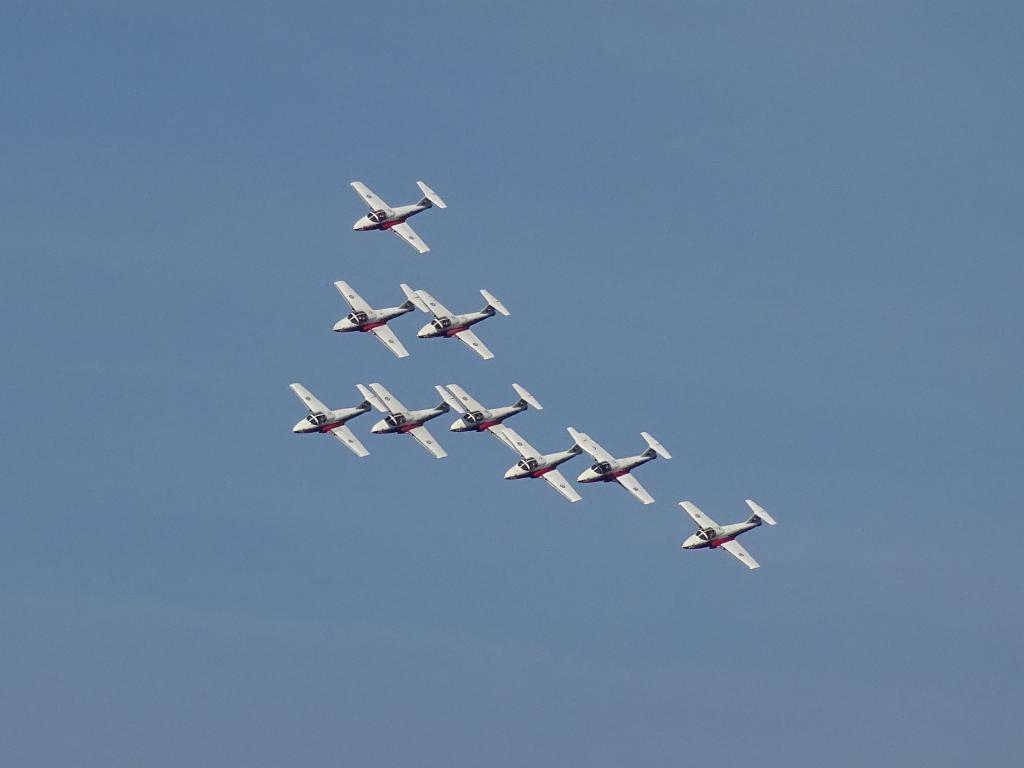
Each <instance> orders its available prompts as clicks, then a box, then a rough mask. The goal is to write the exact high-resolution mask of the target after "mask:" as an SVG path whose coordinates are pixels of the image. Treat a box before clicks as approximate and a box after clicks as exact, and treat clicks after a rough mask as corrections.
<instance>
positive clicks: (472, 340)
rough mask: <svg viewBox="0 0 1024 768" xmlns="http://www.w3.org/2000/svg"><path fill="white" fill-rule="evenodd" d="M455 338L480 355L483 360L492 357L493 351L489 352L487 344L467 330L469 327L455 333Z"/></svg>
mask: <svg viewBox="0 0 1024 768" xmlns="http://www.w3.org/2000/svg"><path fill="white" fill-rule="evenodd" d="M455 338H456V339H458V340H459V341H461V342H462V343H463V344H465V345H466V346H467V347H469V348H470V349H472V350H473V351H474V352H476V353H477V354H478V355H480V357H482V358H483V359H484V360H490V359H491V358H492V357H494V353H493V352H491V350H489V349H488V348H487V345H486V344H484V343H483V342H482V341H480V337H479V336H477V335H476V334H475V333H473V332H472V331H471V330H469V328H467V329H466V330H464V331H459V332H458V333H456V334H455Z"/></svg>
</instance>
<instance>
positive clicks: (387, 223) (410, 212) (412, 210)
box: [352, 200, 433, 232]
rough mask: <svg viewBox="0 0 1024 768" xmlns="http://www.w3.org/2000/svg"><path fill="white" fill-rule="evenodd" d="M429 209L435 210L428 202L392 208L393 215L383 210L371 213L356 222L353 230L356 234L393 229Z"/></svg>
mask: <svg viewBox="0 0 1024 768" xmlns="http://www.w3.org/2000/svg"><path fill="white" fill-rule="evenodd" d="M428 208H433V205H431V204H430V201H429V200H427V201H426V202H425V203H416V204H415V205H400V206H398V207H397V208H392V209H391V210H392V213H390V214H389V213H388V212H387V211H385V210H383V209H381V210H376V211H370V212H369V213H368V214H366V215H365V216H361V217H360V218H359V219H357V220H356V223H355V224H353V225H352V229H354V230H355V231H356V232H369V231H371V230H374V229H391V228H392V227H393V226H395V225H396V224H401V223H402V222H404V221H405V220H406V219H408V218H409V217H410V216H415V215H416V214H417V213H422V212H423V211H425V210H427V209H428Z"/></svg>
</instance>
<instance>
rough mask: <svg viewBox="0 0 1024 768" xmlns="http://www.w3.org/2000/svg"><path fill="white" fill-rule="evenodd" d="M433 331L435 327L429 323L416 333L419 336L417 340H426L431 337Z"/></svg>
mask: <svg viewBox="0 0 1024 768" xmlns="http://www.w3.org/2000/svg"><path fill="white" fill-rule="evenodd" d="M433 330H434V326H432V325H431V324H430V323H427V324H426V325H424V326H423V327H422V328H420V329H419V330H418V331H417V332H416V336H417V338H420V339H425V338H427V337H428V336H430V334H431V332H432V331H433Z"/></svg>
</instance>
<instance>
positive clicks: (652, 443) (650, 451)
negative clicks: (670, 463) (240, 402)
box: [640, 432, 672, 459]
mask: <svg viewBox="0 0 1024 768" xmlns="http://www.w3.org/2000/svg"><path fill="white" fill-rule="evenodd" d="M640 436H641V437H642V438H643V439H644V440H645V441H646V442H647V446H648V447H647V450H646V451H644V455H645V456H650V457H651V458H653V457H654V456H656V455H657V456H661V458H663V459H671V458H672V454H671V453H669V452H668V451H666V450H665V446H664V445H662V444H661V443H659V442H658V441H657V440H655V439H654V438H653V437H651V433H650V432H641V433H640Z"/></svg>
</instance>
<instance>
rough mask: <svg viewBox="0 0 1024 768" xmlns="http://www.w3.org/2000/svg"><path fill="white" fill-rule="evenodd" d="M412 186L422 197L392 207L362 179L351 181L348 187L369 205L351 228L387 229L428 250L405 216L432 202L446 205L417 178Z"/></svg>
mask: <svg viewBox="0 0 1024 768" xmlns="http://www.w3.org/2000/svg"><path fill="white" fill-rule="evenodd" d="M416 186H418V187H419V188H420V192H422V193H423V197H422V198H421V199H420V201H419V202H418V203H415V204H413V205H400V206H398V207H397V208H392V207H391V206H390V205H388V204H387V203H385V202H384V201H383V200H381V199H380V198H379V197H377V195H375V194H374V193H373V190H371V189H370V188H369V187H368V186H366V185H365V184H363V182H361V181H353V182H352V189H354V190H355V191H356V193H357V194H358V195H359V196H360V197H361V198H363V200H365V201H366V204H367V205H368V206H370V212H369V213H368V214H366V215H365V216H363V217H362V218H361V219H359V220H358V221H356V223H355V224H353V225H352V229H354V230H355V231H356V232H366V231H368V230H371V229H382V230H391V231H392V232H394V233H395V234H396V235H398V236H399V237H400V238H402V239H403V240H405V242H407V243H408V244H409V245H411V246H412V247H413V248H415V249H416V250H417V251H419V252H420V253H426V252H427V251H429V250H430V248H428V247H427V244H426V243H424V242H423V241H422V240H421V239H420V238H419V235H417V234H416V233H415V232H414V231H413V229H412V227H410V226H409V225H408V224H406V223H405V220H406V219H408V218H409V217H410V216H415V215H416V214H417V213H422V212H423V211H425V210H427V209H428V208H433V207H434V206H437V207H438V208H447V207H448V206H447V205H446V204H445V202H444V200H442V199H441V197H440V196H439V195H438V194H437V193H436V192H435V191H434V190H432V189H431V188H430V187H428V186H427V185H426V184H424V183H423V182H422V181H417V182H416Z"/></svg>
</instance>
